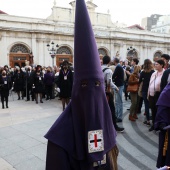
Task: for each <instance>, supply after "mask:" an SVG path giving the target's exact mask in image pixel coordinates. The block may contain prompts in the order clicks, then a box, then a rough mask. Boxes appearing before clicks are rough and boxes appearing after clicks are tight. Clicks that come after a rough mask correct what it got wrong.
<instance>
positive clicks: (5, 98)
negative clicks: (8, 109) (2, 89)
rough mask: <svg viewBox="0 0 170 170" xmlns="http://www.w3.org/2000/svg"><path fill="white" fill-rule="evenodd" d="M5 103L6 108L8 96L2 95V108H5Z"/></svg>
mask: <svg viewBox="0 0 170 170" xmlns="http://www.w3.org/2000/svg"><path fill="white" fill-rule="evenodd" d="M4 101H5V102H6V106H8V95H4V94H1V102H2V106H4Z"/></svg>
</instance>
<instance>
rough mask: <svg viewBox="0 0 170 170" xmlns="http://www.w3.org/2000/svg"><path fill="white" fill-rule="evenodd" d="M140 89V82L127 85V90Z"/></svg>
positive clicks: (133, 91)
mask: <svg viewBox="0 0 170 170" xmlns="http://www.w3.org/2000/svg"><path fill="white" fill-rule="evenodd" d="M138 89H139V85H138V84H129V85H128V86H127V92H131V93H137V92H138Z"/></svg>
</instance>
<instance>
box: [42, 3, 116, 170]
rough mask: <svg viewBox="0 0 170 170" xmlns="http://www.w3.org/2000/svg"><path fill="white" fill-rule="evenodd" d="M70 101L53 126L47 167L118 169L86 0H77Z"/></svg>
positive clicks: (114, 134)
mask: <svg viewBox="0 0 170 170" xmlns="http://www.w3.org/2000/svg"><path fill="white" fill-rule="evenodd" d="M74 40H75V43H74V82H73V88H72V96H71V102H70V103H69V105H68V106H67V108H66V109H65V110H64V112H63V113H62V114H61V115H60V117H59V118H58V119H57V120H56V122H55V123H54V124H53V126H52V127H51V128H50V130H49V131H48V133H47V134H46V135H45V137H46V138H47V139H48V146H47V159H46V170H56V169H58V170H98V169H105V170H117V156H118V149H117V147H116V131H115V129H114V126H113V123H112V117H111V111H110V108H109V105H108V102H107V99H106V95H105V88H104V78H103V72H102V70H101V65H100V59H99V53H98V50H97V46H96V42H95V37H94V33H93V30H92V26H91V22H90V19H89V15H88V12H87V8H86V5H85V2H84V0H77V1H76V14H75V39H74Z"/></svg>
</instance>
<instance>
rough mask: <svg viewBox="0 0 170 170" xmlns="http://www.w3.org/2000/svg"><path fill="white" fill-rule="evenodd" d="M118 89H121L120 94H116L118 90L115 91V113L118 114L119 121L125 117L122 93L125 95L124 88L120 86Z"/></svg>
mask: <svg viewBox="0 0 170 170" xmlns="http://www.w3.org/2000/svg"><path fill="white" fill-rule="evenodd" d="M118 88H119V91H118V92H116V90H114V95H115V113H116V117H117V119H121V120H122V116H123V100H122V93H123V89H124V86H120V87H118Z"/></svg>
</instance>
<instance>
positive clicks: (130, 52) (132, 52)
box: [127, 47, 137, 61]
mask: <svg viewBox="0 0 170 170" xmlns="http://www.w3.org/2000/svg"><path fill="white" fill-rule="evenodd" d="M127 51H128V53H127V59H128V60H130V61H131V60H132V58H133V57H137V53H136V49H135V48H133V47H129V48H128V49H127Z"/></svg>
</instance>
